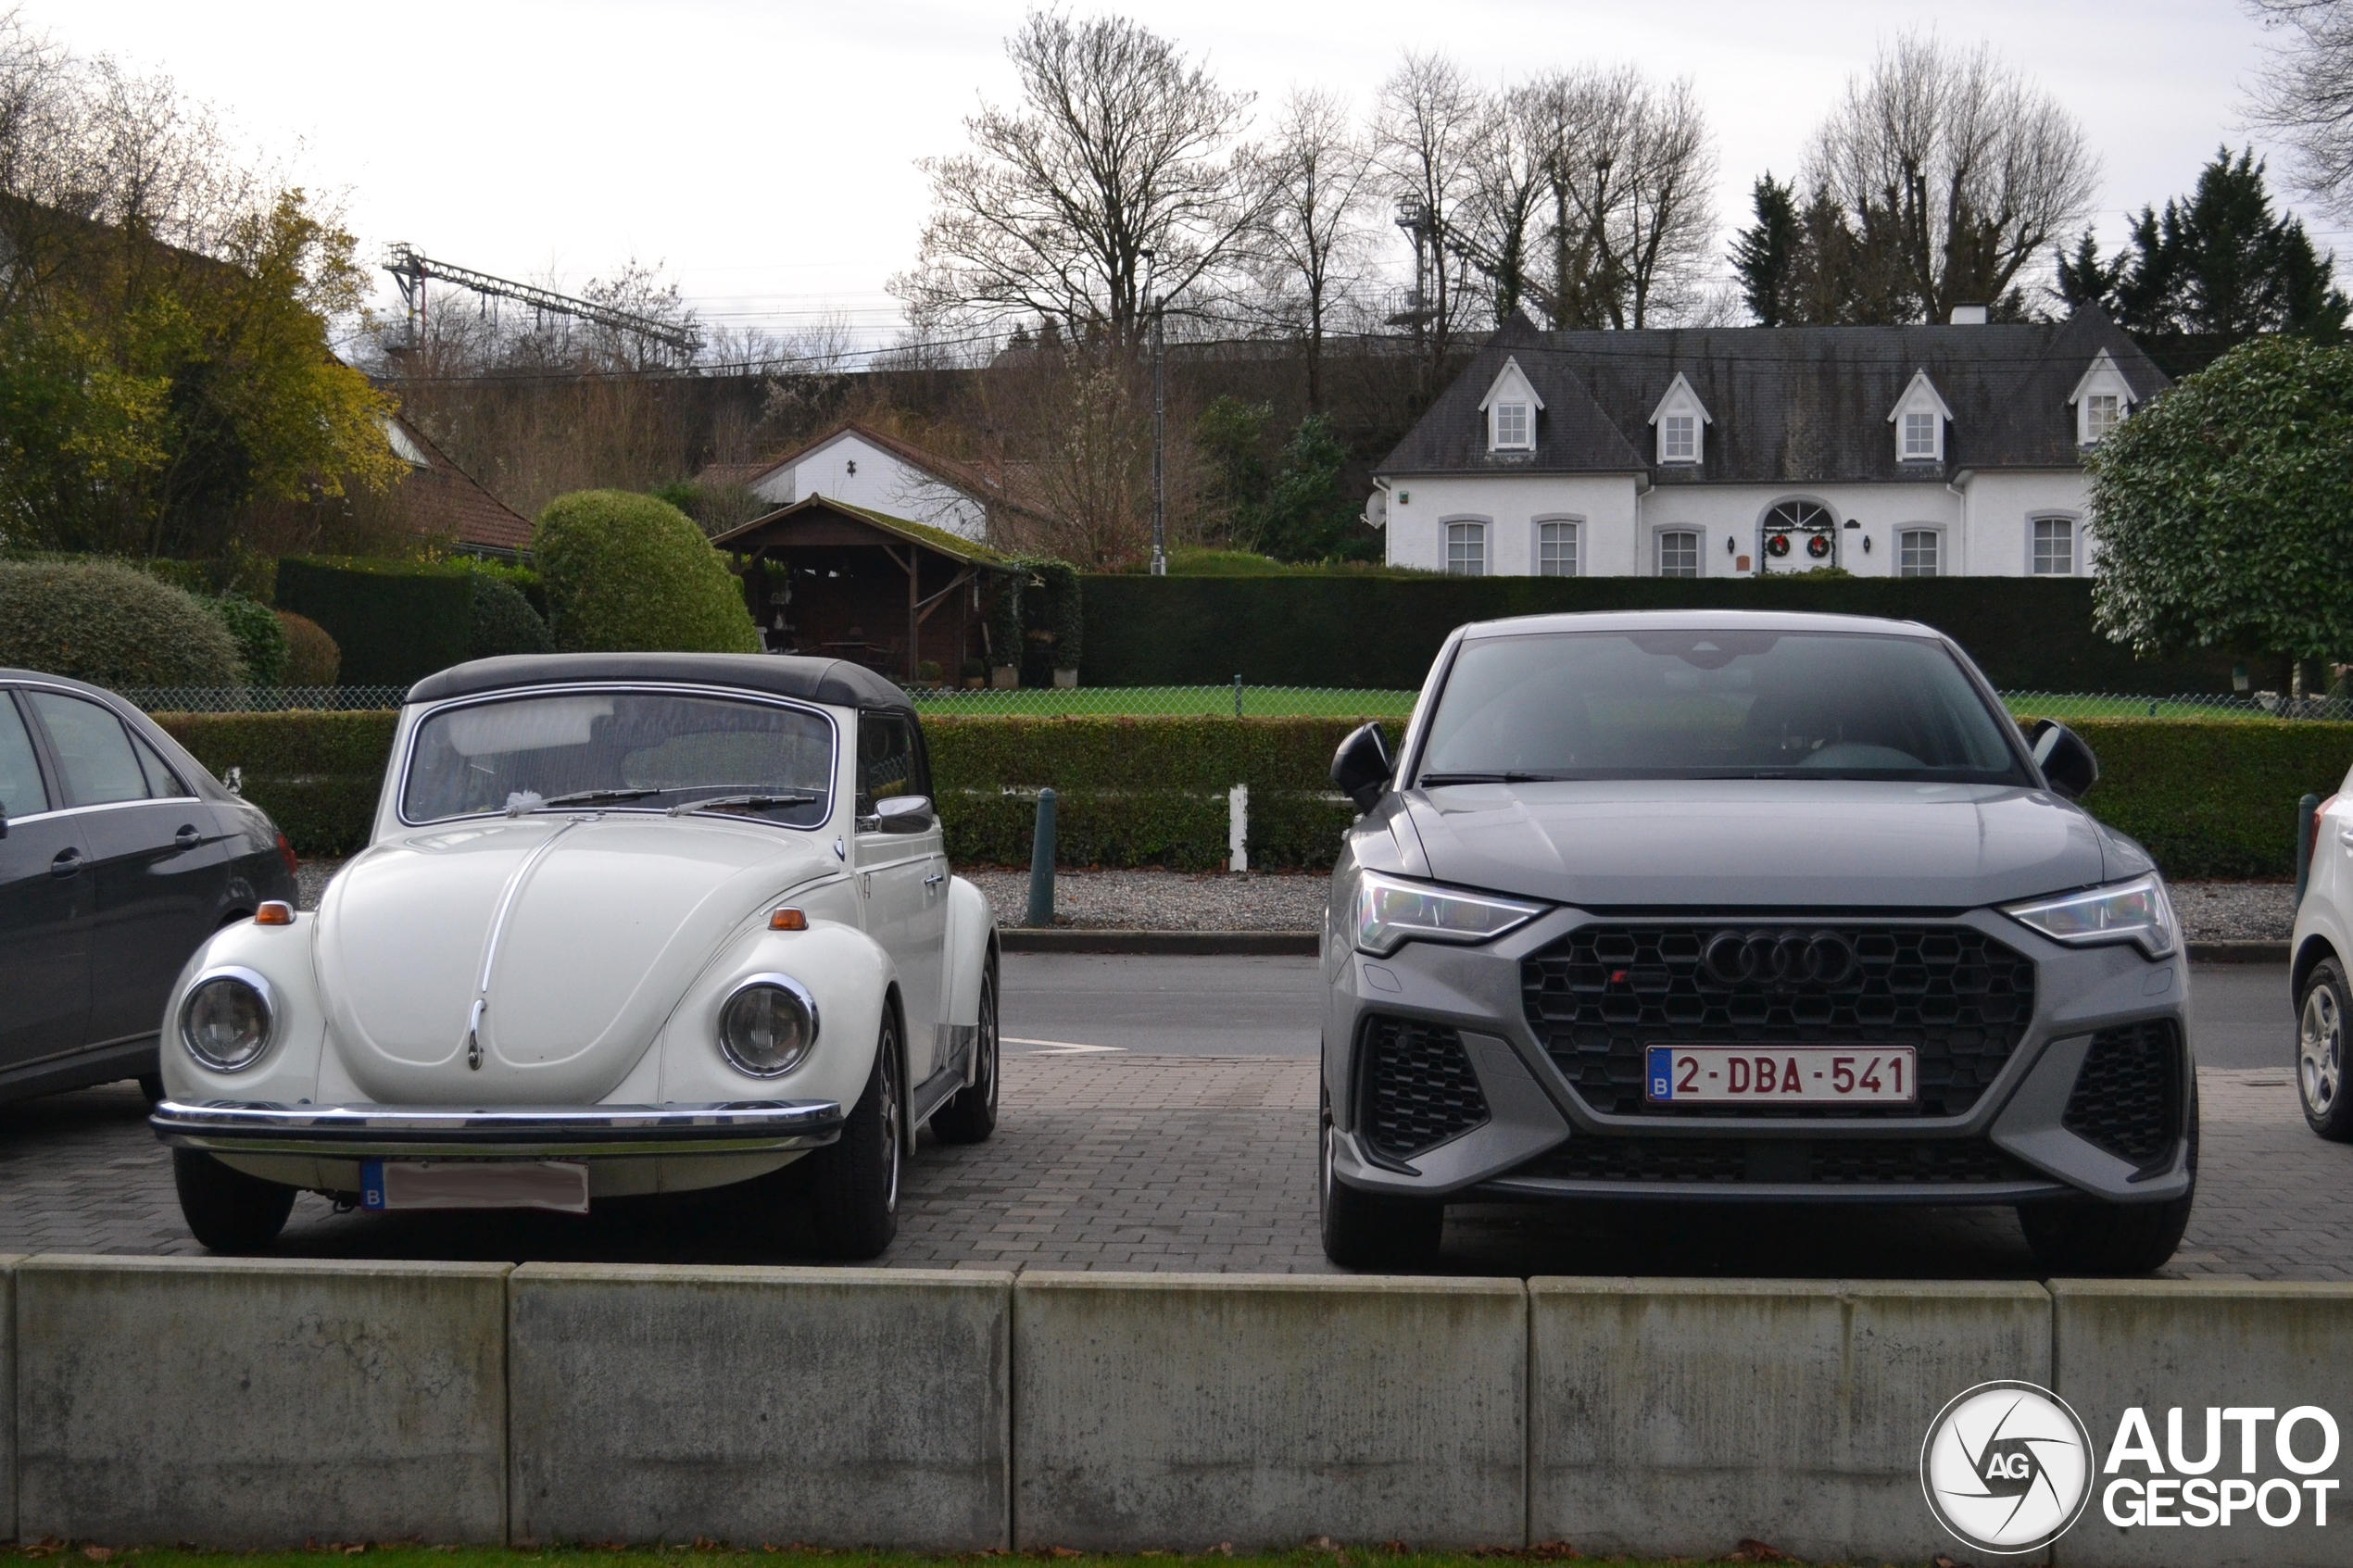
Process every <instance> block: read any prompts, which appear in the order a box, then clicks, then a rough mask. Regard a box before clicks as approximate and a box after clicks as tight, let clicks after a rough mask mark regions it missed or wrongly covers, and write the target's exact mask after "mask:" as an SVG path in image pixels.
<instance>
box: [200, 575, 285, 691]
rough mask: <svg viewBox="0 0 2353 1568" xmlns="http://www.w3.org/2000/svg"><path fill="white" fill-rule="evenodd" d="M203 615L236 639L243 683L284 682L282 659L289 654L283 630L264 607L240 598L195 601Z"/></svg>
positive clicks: (269, 683)
mask: <svg viewBox="0 0 2353 1568" xmlns="http://www.w3.org/2000/svg"><path fill="white" fill-rule="evenodd" d="M196 602H197V603H198V604H200V605H202V606H204V608H205V610H206V613H208V614H209V615H210V616H211V617H212V618H213V619H214V620H215V621H219V622H220V624H221V626H222V627H223V628H225V629H226V630H227V631H228V633H229V635H231V636H233V637H234V638H236V639H237V652H238V654H239V656H240V657H242V658H243V659H245V680H246V682H247V683H248V684H252V685H257V686H275V685H280V684H283V683H284V681H285V678H286V658H287V655H288V653H289V652H290V651H291V650H290V649H289V647H288V645H287V642H286V629H285V628H284V627H283V626H281V625H279V624H278V618H277V616H275V615H273V614H271V611H270V608H269V607H268V606H266V605H258V604H256V603H254V602H253V601H252V600H251V599H249V598H246V597H245V596H244V595H242V594H224V595H222V596H220V597H219V598H217V599H215V598H199V599H197V601H196Z"/></svg>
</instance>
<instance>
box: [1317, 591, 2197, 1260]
mask: <svg viewBox="0 0 2353 1568" xmlns="http://www.w3.org/2000/svg"><path fill="white" fill-rule="evenodd" d="M1332 776H1333V781H1334V782H1335V783H1336V784H1339V785H1340V788H1341V789H1342V790H1343V791H1344V792H1346V793H1347V794H1349V795H1350V796H1351V797H1353V799H1354V800H1355V801H1356V803H1357V806H1358V809H1360V810H1362V811H1363V812H1364V813H1365V815H1364V816H1363V817H1361V818H1359V819H1358V821H1357V822H1356V825H1355V826H1354V827H1353V829H1352V830H1350V832H1349V833H1348V834H1347V835H1346V838H1345V841H1344V845H1343V847H1342V852H1341V855H1340V863H1339V865H1338V867H1337V869H1336V870H1335V872H1334V874H1333V884H1332V897H1331V902H1330V904H1329V906H1328V909H1327V917H1326V929H1325V936H1324V961H1323V970H1324V979H1325V982H1326V985H1327V991H1326V998H1327V1000H1326V1010H1325V1022H1324V1072H1323V1089H1324V1112H1323V1148H1322V1167H1321V1177H1322V1180H1321V1183H1320V1194H1321V1198H1322V1211H1323V1227H1324V1245H1325V1248H1326V1250H1327V1252H1328V1253H1329V1255H1330V1256H1331V1257H1332V1259H1333V1260H1334V1261H1337V1262H1340V1263H1342V1264H1345V1265H1349V1266H1353V1267H1365V1266H1379V1265H1390V1266H1395V1265H1399V1264H1405V1265H1412V1264H1416V1263H1420V1262H1426V1261H1428V1259H1429V1258H1430V1257H1431V1255H1433V1254H1434V1253H1435V1252H1436V1251H1437V1249H1438V1246H1439V1240H1440V1228H1441V1221H1442V1216H1443V1212H1444V1206H1445V1204H1446V1203H1447V1202H1449V1201H1455V1202H1481V1201H1483V1202H1495V1201H1529V1200H1536V1201H1542V1200H1548V1199H1549V1200H1554V1201H1570V1202H1592V1201H1595V1200H1627V1199H1634V1200H1650V1201H1653V1202H1655V1201H1657V1200H1662V1199H1664V1200H1669V1201H1680V1202H1685V1203H1690V1202H1704V1203H1706V1202H1712V1203H1722V1202H1728V1201H1729V1202H1742V1201H1748V1202H1755V1201H1770V1202H1779V1203H1818V1204H1826V1205H1839V1204H1856V1203H1865V1204H1878V1205H1888V1204H1939V1205H1995V1204H1998V1205H2004V1206H2012V1207H2015V1208H2016V1210H2017V1211H2018V1215H2019V1220H2020V1224H2021V1225H2022V1227H2023V1228H2024V1230H2025V1233H2026V1238H2027V1241H2028V1242H2029V1244H2030V1245H2031V1246H2032V1248H2033V1249H2034V1253H2035V1255H2036V1258H2037V1260H2038V1261H2040V1262H2041V1263H2042V1264H2043V1265H2044V1266H2045V1268H2047V1269H2049V1270H2050V1271H2052V1272H2053V1273H2142V1272H2145V1271H2147V1270H2150V1269H2153V1268H2156V1267H2157V1266H2158V1265H2159V1264H2161V1263H2163V1262H2164V1261H2166V1260H2167V1259H2168V1258H2169V1257H2171V1255H2172V1253H2173V1250H2174V1248H2175V1247H2176V1246H2177V1245H2178V1244H2179V1243H2180V1240H2181V1237H2182V1232H2183V1226H2184V1225H2185V1224H2186V1223H2187V1222H2188V1218H2189V1211H2190V1204H2191V1197H2192V1192H2193V1190H2194V1187H2195V1185H2196V1172H2197V1099H2196V1074H2195V1071H2194V1066H2195V1064H2194V1059H2193V1057H2192V1055H2191V1050H2190V1036H2189V1018H2188V1009H2187V1001H2188V977H2189V971H2188V966H2187V964H2186V962H2185V961H2184V956H2183V950H2182V943H2181V936H2180V932H2179V930H2178V928H2177V926H2176V923H2175V921H2174V918H2173V912H2172V909H2171V904H2170V902H2169V901H2168V898H2167V896H2166V890H2165V884H2164V882H2163V880H2162V879H2161V878H2160V877H2159V876H2158V872H2157V868H2156V867H2155V865H2153V864H2152V863H2151V861H2150V859H2149V858H2148V856H2147V855H2146V854H2145V852H2144V851H2143V850H2142V848H2141V847H2140V846H2139V845H2137V844H2135V843H2133V841H2132V840H2131V839H2129V838H2127V837H2125V836H2124V835H2123V834H2119V833H2117V832H2116V831H2114V830H2113V829H2111V828H2109V827H2107V826H2106V825H2104V824H2103V823H2101V822H2099V821H2098V820H2097V819H2095V817H2093V816H2092V815H2091V814H2090V813H2089V812H2087V811H2085V810H2084V809H2082V808H2081V807H2080V806H2078V805H2076V804H2075V797H2078V796H2080V795H2082V793H2083V792H2084V791H2085V790H2086V789H2088V788H2090V787H2091V785H2092V784H2094V782H2095V781H2096V779H2097V778H2098V776H2099V768H2098V764H2097V762H2096V761H2095V759H2094V758H2093V756H2092V753H2091V751H2090V749H2089V748H2088V747H2087V746H2084V744H2083V742H2082V740H2081V739H2080V738H2079V737H2077V736H2076V735H2074V734H2072V733H2070V731H2068V730H2067V729H2066V728H2065V727H2064V726H2062V725H2058V724H2055V723H2052V722H2050V721H2047V720H2045V721H2039V722H2038V723H2037V725H2036V728H2035V731H2034V733H2033V734H2032V738H2031V739H2030V738H2029V737H2028V736H2026V735H2024V734H2021V733H2020V728H2019V726H2018V725H2017V723H2015V722H2014V721H2012V720H2011V719H2010V716H2009V714H2008V713H2007V711H2006V710H2005V709H2004V708H2003V707H2002V704H2001V702H2000V700H1999V699H1998V698H1997V697H1996V696H1994V691H1993V688H1992V687H1991V686H1989V685H1988V684H1986V682H1985V678H1984V676H1983V675H1982V674H1981V673H1980V672H1979V671H1978V670H1977V669H1976V667H1975V666H1974V665H1973V664H1971V663H1970V662H1969V659H1968V657H1967V656H1966V655H1965V654H1963V653H1962V652H1961V650H1960V649H1959V648H1958V647H1957V646H1955V645H1954V644H1953V642H1952V641H1951V640H1950V639H1949V638H1947V637H1945V636H1944V635H1943V634H1942V633H1938V632H1936V631H1935V630H1933V629H1931V628H1930V627H1927V626H1922V625H1919V624H1915V623H1911V622H1904V621H1879V620H1867V619H1863V618H1860V617H1848V616H1831V615H1782V614H1758V613H1743V612H1730V611H1712V612H1711V611H1675V612H1651V613H1642V614H1606V615H1561V616H1532V617H1529V618H1526V619H1523V620H1516V621H1491V622H1487V623H1484V624H1478V625H1472V626H1466V627H1464V628H1462V629H1461V630H1459V631H1457V632H1456V633H1454V634H1453V636H1452V637H1451V638H1449V639H1448V641H1447V643H1446V645H1445V646H1444V647H1443V648H1441V650H1440V653H1439V656H1438V660H1437V663H1436V665H1435V666H1434V667H1433V669H1432V671H1431V673H1430V677H1429V680H1428V684H1426V685H1425V687H1424V688H1423V692H1422V696H1421V700H1420V702H1419V703H1418V705H1417V706H1416V709H1415V712H1414V717H1413V719H1412V720H1411V721H1409V723H1408V724H1407V726H1406V730H1405V734H1404V737H1403V743H1402V745H1401V746H1400V747H1399V749H1398V752H1397V753H1396V755H1395V758H1394V760H1393V762H1392V759H1391V756H1390V752H1389V750H1388V747H1387V745H1386V742H1385V739H1384V737H1382V735H1381V734H1380V733H1379V731H1378V726H1374V725H1366V726H1365V728H1363V729H1361V730H1359V731H1358V732H1356V734H1353V735H1352V736H1350V737H1349V739H1348V740H1347V741H1345V742H1343V743H1342V745H1341V746H1340V751H1339V754H1338V755H1337V756H1336V757H1335V759H1333V765H1332ZM1834 1213H1835V1210H1834V1209H1832V1210H1825V1213H1824V1223H1836V1222H1835V1219H1834V1217H1833V1216H1834ZM1664 1218H1665V1216H1664V1215H1662V1219H1664ZM1667 1223H1671V1221H1669V1222H1667Z"/></svg>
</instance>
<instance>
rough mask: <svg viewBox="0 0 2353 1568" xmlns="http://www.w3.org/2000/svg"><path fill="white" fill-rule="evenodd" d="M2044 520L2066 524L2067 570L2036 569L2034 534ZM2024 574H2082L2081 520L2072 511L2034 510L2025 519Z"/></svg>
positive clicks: (2039, 575) (2069, 575) (2068, 575)
mask: <svg viewBox="0 0 2353 1568" xmlns="http://www.w3.org/2000/svg"><path fill="white" fill-rule="evenodd" d="M2046 522H2057V523H2064V524H2066V526H2067V570H2066V571H2038V570H2037V569H2036V556H2035V549H2034V546H2035V545H2036V543H2037V540H2036V537H2035V536H2036V534H2038V533H2040V532H2041V531H2042V527H2043V524H2045V523H2046ZM2026 575H2027V576H2029V577H2081V576H2082V575H2083V520H2082V518H2080V517H2077V516H2076V515H2075V514H2073V513H2072V512H2036V513H2035V514H2034V515H2033V516H2032V517H2030V518H2028V519H2027V520H2026Z"/></svg>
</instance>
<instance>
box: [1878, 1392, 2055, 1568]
mask: <svg viewBox="0 0 2353 1568" xmlns="http://www.w3.org/2000/svg"><path fill="white" fill-rule="evenodd" d="M2092 1463H2093V1461H2092V1437H2091V1433H2090V1432H2089V1431H2088V1430H2087V1429H2086V1428H2085V1427H2084V1425H2083V1423H2082V1420H2081V1419H2079V1418H2078V1417H2077V1415H2076V1413H2075V1411H2073V1410H2071V1409H2070V1408H2069V1407H2068V1403H2067V1401H2066V1400H2064V1399H2060V1398H2059V1397H2058V1396H2057V1394H2054V1393H2052V1392H2051V1391H2050V1390H2049V1389H2047V1388H2045V1387H2042V1386H2038V1385H2036V1384H2032V1383H2013V1382H2000V1383H1981V1384H1979V1385H1978V1386H1976V1387H1974V1388H1970V1389H1967V1390H1965V1391H1964V1392H1962V1393H1960V1394H1958V1395H1957V1396H1955V1397H1954V1399H1952V1401H1951V1402H1950V1403H1948V1404H1947V1405H1946V1406H1945V1407H1944V1409H1943V1410H1941V1411H1937V1413H1936V1419H1935V1420H1934V1421H1932V1422H1931V1423H1929V1427H1928V1437H1927V1440H1926V1441H1924V1442H1922V1443H1921V1444H1920V1490H1921V1492H1923V1493H1924V1494H1925V1495H1926V1496H1927V1498H1928V1506H1929V1510H1930V1512H1932V1513H1934V1514H1935V1515H1936V1522H1937V1523H1938V1524H1942V1525H1944V1528H1945V1529H1947V1530H1949V1531H1951V1532H1952V1534H1953V1535H1954V1536H1955V1537H1957V1538H1958V1539H1959V1540H1961V1541H1962V1542H1963V1543H1965V1544H1967V1545H1969V1546H1971V1547H1974V1548H1976V1549H1978V1550H1980V1551H1983V1552H1990V1553H1993V1554H1994V1555H1996V1556H2007V1555H2011V1554H2016V1553H2022V1552H2030V1551H2039V1550H2041V1549H2043V1548H2044V1547H2046V1546H2048V1545H2050V1544H2051V1543H2052V1542H2053V1541H2055V1540H2057V1539H2058V1538H2059V1537H2061V1536H2063V1535H2065V1534H2067V1532H2068V1531H2069V1529H2070V1528H2071V1527H2072V1526H2073V1525H2074V1524H2075V1522H2076V1521H2077V1520H2078V1519H2081V1518H2082V1516H2083V1509H2084V1506H2085V1505H2086V1504H2088V1503H2089V1502H2090V1501H2091V1500H2092Z"/></svg>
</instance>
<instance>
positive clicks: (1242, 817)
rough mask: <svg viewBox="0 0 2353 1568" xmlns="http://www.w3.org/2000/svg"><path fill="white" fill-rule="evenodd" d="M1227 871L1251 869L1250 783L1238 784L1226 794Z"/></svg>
mask: <svg viewBox="0 0 2353 1568" xmlns="http://www.w3.org/2000/svg"><path fill="white" fill-rule="evenodd" d="M1226 852H1227V866H1226V869H1227V871H1234V872H1246V871H1248V870H1250V785H1248V784H1236V785H1235V786H1234V787H1233V788H1232V789H1231V790H1229V791H1228V792H1227V796H1226Z"/></svg>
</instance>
